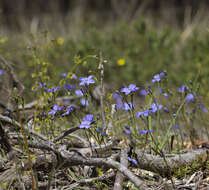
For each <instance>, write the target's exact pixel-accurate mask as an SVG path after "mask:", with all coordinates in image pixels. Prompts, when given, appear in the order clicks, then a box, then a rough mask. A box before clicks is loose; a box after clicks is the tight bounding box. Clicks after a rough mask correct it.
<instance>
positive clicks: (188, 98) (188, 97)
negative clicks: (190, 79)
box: [185, 93, 194, 103]
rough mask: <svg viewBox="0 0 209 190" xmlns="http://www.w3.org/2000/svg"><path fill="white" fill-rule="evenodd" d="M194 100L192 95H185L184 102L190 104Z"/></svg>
mask: <svg viewBox="0 0 209 190" xmlns="http://www.w3.org/2000/svg"><path fill="white" fill-rule="evenodd" d="M193 100H194V95H193V94H192V93H189V94H187V96H186V99H185V102H187V103H188V102H190V101H193Z"/></svg>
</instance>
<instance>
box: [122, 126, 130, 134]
mask: <svg viewBox="0 0 209 190" xmlns="http://www.w3.org/2000/svg"><path fill="white" fill-rule="evenodd" d="M124 133H125V134H126V135H131V130H130V127H129V126H128V125H127V126H125V130H124Z"/></svg>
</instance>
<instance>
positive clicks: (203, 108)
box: [199, 102, 208, 112]
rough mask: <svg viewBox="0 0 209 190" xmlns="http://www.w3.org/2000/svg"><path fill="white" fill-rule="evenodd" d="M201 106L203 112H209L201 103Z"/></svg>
mask: <svg viewBox="0 0 209 190" xmlns="http://www.w3.org/2000/svg"><path fill="white" fill-rule="evenodd" d="M199 106H200V109H201V110H202V111H203V112H208V109H207V108H205V107H204V106H203V104H202V103H201V102H199Z"/></svg>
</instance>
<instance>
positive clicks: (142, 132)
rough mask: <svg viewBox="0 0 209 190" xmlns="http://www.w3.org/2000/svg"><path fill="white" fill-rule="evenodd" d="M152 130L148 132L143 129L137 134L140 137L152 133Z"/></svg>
mask: <svg viewBox="0 0 209 190" xmlns="http://www.w3.org/2000/svg"><path fill="white" fill-rule="evenodd" d="M153 131H154V130H153V129H150V130H145V129H143V130H141V131H140V132H139V134H140V135H142V134H148V133H152V132H153Z"/></svg>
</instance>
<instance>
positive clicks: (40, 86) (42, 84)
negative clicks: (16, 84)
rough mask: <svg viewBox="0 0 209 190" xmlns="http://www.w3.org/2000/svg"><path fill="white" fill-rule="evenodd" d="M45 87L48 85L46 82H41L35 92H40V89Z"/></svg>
mask: <svg viewBox="0 0 209 190" xmlns="http://www.w3.org/2000/svg"><path fill="white" fill-rule="evenodd" d="M43 86H46V83H45V82H44V83H40V82H39V86H38V87H37V88H36V89H35V90H38V89H40V88H42V87H43Z"/></svg>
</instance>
